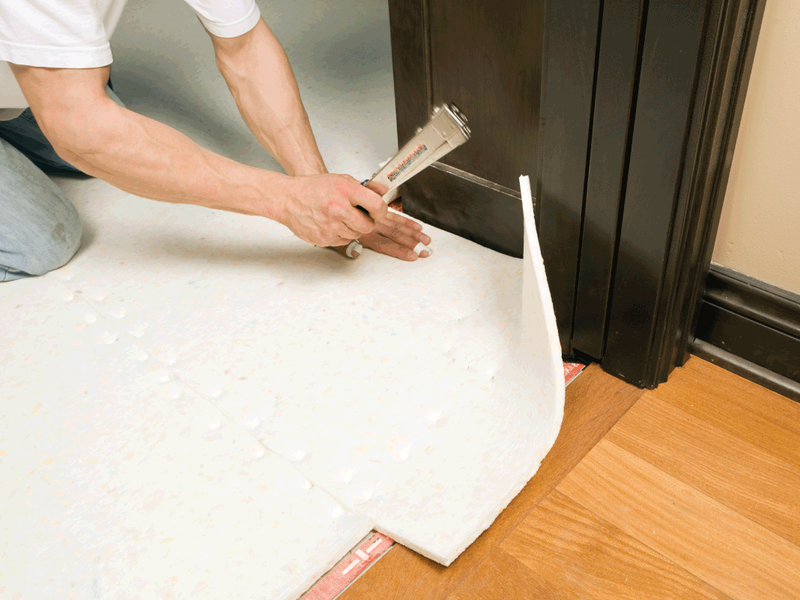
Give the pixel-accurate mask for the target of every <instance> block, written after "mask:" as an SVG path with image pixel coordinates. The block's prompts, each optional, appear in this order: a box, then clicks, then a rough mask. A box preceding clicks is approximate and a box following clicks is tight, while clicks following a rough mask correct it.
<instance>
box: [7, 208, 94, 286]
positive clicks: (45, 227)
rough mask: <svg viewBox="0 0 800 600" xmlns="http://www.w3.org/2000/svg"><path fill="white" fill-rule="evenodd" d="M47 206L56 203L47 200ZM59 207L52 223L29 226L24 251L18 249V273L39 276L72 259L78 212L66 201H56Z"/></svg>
mask: <svg viewBox="0 0 800 600" xmlns="http://www.w3.org/2000/svg"><path fill="white" fill-rule="evenodd" d="M50 204H51V205H53V204H56V203H55V202H53V201H50ZM58 206H59V207H60V208H62V210H59V211H58V212H59V214H58V215H53V216H54V217H55V218H54V219H53V220H47V221H39V222H37V223H34V224H32V227H31V230H30V234H29V235H28V236H26V237H27V238H28V240H27V241H28V242H29V243H28V244H26V246H27V248H22V249H20V251H21V252H23V253H24V255H25V257H24V260H23V262H22V264H21V265H20V268H19V270H21V271H24V272H25V273H28V274H29V275H43V274H45V273H47V272H49V271H52V270H54V269H58V268H59V267H62V266H64V265H65V264H66V263H67V262H69V260H70V259H71V258H72V257H73V256H75V253H76V252H77V251H78V248H80V245H81V234H82V233H83V225H82V224H81V220H80V217H79V216H78V211H76V210H75V207H73V206H72V204H71V203H69V202H59V203H58Z"/></svg>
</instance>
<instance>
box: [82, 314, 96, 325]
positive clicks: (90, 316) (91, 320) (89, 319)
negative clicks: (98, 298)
mask: <svg viewBox="0 0 800 600" xmlns="http://www.w3.org/2000/svg"><path fill="white" fill-rule="evenodd" d="M83 320H84V321H86V322H87V323H94V322H96V321H97V315H96V314H95V313H89V314H88V315H86V316H85V317H84V319H83Z"/></svg>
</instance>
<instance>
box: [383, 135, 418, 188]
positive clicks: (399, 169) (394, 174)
mask: <svg viewBox="0 0 800 600" xmlns="http://www.w3.org/2000/svg"><path fill="white" fill-rule="evenodd" d="M427 151H428V147H427V146H426V145H425V144H420V145H419V146H417V147H416V148H415V149H414V151H413V152H412V153H411V154H409V155H408V156H406V157H405V158H404V159H403V162H401V163H400V164H399V165H397V166H396V167H395V168H394V169H392V170H391V171H390V172H389V174H388V175H387V176H386V179H388V180H389V181H394V180H395V179H397V178H398V177H400V175H402V174H403V171H405V170H406V169H408V167H410V166H411V163H413V162H414V159H415V158H417V157H418V156H419V155H420V154H422V153H423V152H427Z"/></svg>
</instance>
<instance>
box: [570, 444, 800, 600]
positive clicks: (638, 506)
mask: <svg viewBox="0 0 800 600" xmlns="http://www.w3.org/2000/svg"><path fill="white" fill-rule="evenodd" d="M557 489H558V490H559V491H560V492H562V493H563V494H565V495H566V496H568V497H569V498H571V499H572V500H573V501H575V502H577V503H579V504H581V505H583V506H584V507H585V508H587V509H588V510H590V511H592V512H593V513H595V514H596V515H598V516H599V517H601V518H602V519H605V520H606V521H608V522H610V523H611V524H613V525H615V526H617V527H618V528H620V529H621V530H622V531H624V532H625V533H627V534H628V535H629V536H631V537H634V538H636V539H637V540H639V541H640V542H642V543H644V544H645V545H647V546H649V547H650V548H652V549H653V550H655V551H656V552H658V553H660V554H662V555H663V556H665V557H666V558H668V559H670V560H671V561H673V562H674V563H676V564H677V565H679V566H680V567H682V568H684V569H686V570H687V571H689V572H690V573H692V574H694V575H695V576H697V577H698V578H700V579H702V580H704V581H706V582H707V583H709V584H710V585H712V586H714V587H715V588H716V589H718V590H720V591H722V592H723V593H725V594H728V595H729V596H731V598H734V599H737V600H784V599H786V600H789V599H791V600H796V599H797V598H800V577H798V575H797V574H798V573H800V548H798V546H796V545H794V544H792V543H791V542H788V541H786V540H785V539H784V538H782V537H780V536H778V535H776V534H774V533H772V532H771V531H769V530H768V529H765V528H764V527H761V526H760V525H758V524H756V523H754V522H753V521H751V520H750V519H748V518H746V517H744V516H742V515H740V514H739V513H737V512H735V511H734V510H732V509H730V508H728V507H726V506H724V505H723V504H721V503H719V502H717V501H716V500H714V499H712V498H710V497H709V496H707V495H705V494H703V493H702V492H700V491H698V490H696V489H694V488H693V487H691V486H689V485H687V484H684V483H682V482H680V481H678V480H677V479H675V478H674V477H671V476H670V475H667V474H666V473H665V472H664V471H661V470H660V469H658V468H656V467H654V466H653V465H651V464H649V463H648V462H646V461H644V460H643V459H641V458H638V457H637V456H635V455H633V454H631V453H630V452H628V451H626V450H624V449H622V448H620V447H619V446H617V445H615V444H613V443H611V442H610V441H608V440H602V441H601V442H600V443H598V444H597V446H596V447H595V448H594V449H593V450H592V451H591V452H590V453H589V454H588V455H587V456H586V457H585V458H584V459H583V460H582V461H581V463H580V464H579V465H578V466H577V467H576V468H575V469H573V471H572V472H571V473H570V474H569V475H568V476H567V477H565V478H564V480H563V481H562V482H561V483H560V484H559V485H558V487H557Z"/></svg>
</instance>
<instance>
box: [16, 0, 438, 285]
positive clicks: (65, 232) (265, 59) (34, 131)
mask: <svg viewBox="0 0 800 600" xmlns="http://www.w3.org/2000/svg"><path fill="white" fill-rule="evenodd" d="M125 2H126V0H0V281H9V280H12V279H18V278H21V277H26V276H30V275H40V274H43V273H45V272H47V271H49V270H52V269H55V268H58V267H60V266H61V265H63V264H65V263H66V262H67V261H68V260H69V259H70V258H71V257H72V256H73V254H74V253H75V252H76V251H77V249H78V246H79V244H80V233H81V227H80V221H79V219H78V215H77V213H76V211H75V209H74V207H72V205H71V204H70V203H69V201H68V200H67V199H66V197H64V195H63V194H62V193H61V192H60V190H59V189H58V187H57V186H55V184H53V182H52V181H50V179H49V178H48V177H47V176H46V175H45V174H44V173H43V172H42V171H41V170H39V169H38V168H37V167H36V166H35V164H34V163H36V164H38V165H40V166H42V167H44V168H52V169H64V170H70V169H73V168H76V169H78V170H80V171H82V172H84V173H87V174H89V175H93V176H95V177H99V178H101V179H103V180H105V181H108V182H109V183H112V184H113V185H115V186H117V187H119V188H121V189H123V190H125V191H128V192H131V193H133V194H136V195H139V196H143V197H145V198H151V199H154V200H161V201H165V202H175V203H185V204H198V205H202V206H206V207H209V208H216V209H221V210H229V211H232V212H239V213H243V214H248V215H257V216H262V217H267V218H270V219H273V220H275V221H277V222H279V223H282V224H283V225H286V226H287V227H288V228H289V229H290V230H291V231H292V232H294V234H295V235H297V236H298V237H299V238H301V239H303V240H305V241H307V242H310V243H312V244H316V245H318V246H343V245H346V244H349V243H350V241H352V240H354V239H359V240H360V241H361V243H362V244H363V245H364V246H365V247H368V248H371V249H373V250H376V251H378V252H382V253H384V254H387V255H390V256H393V257H397V258H400V259H403V260H409V261H411V260H416V258H417V255H416V254H415V253H414V251H413V250H412V248H414V247H415V246H417V244H418V243H420V242H421V243H423V244H425V245H427V244H429V243H430V238H429V237H428V236H426V235H425V234H423V233H422V232H421V227H420V226H419V225H418V224H417V223H415V222H413V221H411V220H410V219H407V218H405V217H402V216H400V215H396V214H392V213H390V212H388V210H387V208H386V205H385V204H384V202H383V200H382V199H381V197H380V196H379V195H378V194H377V193H375V192H373V191H371V190H369V189H367V188H365V187H363V186H361V185H359V183H358V182H357V181H356V180H354V179H353V178H352V177H349V176H346V175H333V174H328V173H327V170H326V168H325V164H324V162H323V159H322V156H321V155H320V152H319V149H318V148H317V144H316V141H315V139H314V135H313V133H312V131H311V126H310V124H309V121H308V116H307V114H306V111H305V109H304V107H303V104H302V101H301V99H300V93H299V90H298V87H297V82H296V81H295V78H294V75H293V73H292V70H291V67H290V65H289V62H288V59H287V57H286V54H285V53H284V51H283V49H282V47H281V45H280V43H279V42H278V40H277V39H276V38H275V36H274V35H273V33H272V31H271V30H270V29H269V27H267V25H266V23H264V21H263V20H262V19H261V16H260V13H259V10H258V8H257V6H256V5H255V2H254V0H186V2H187V3H188V4H189V5H191V6H192V8H194V10H195V12H196V13H197V16H198V18H199V19H200V21H201V23H202V24H203V26H204V27H205V29H206V31H207V32H208V34H209V36H210V37H211V40H212V43H213V46H214V52H215V55H216V62H217V66H218V67H219V70H220V72H221V73H222V75H223V77H224V78H225V81H226V82H227V84H228V87H229V89H230V91H231V93H232V95H233V97H234V99H235V101H236V104H237V106H238V108H239V112H240V113H241V115H242V117H243V119H244V121H245V123H246V124H247V126H248V127H249V128H250V130H251V131H252V133H253V135H255V137H256V138H257V139H258V141H259V142H260V143H261V144H262V145H263V146H264V147H265V148H266V149H267V150H268V151H269V152H270V153H271V154H272V155H273V156H274V157H275V158H276V159H277V160H278V162H280V164H281V166H282V167H283V168H284V170H285V171H286V173H287V175H283V174H280V173H275V172H271V171H266V170H263V169H257V168H254V167H249V166H246V165H243V164H240V163H237V162H236V161H233V160H230V159H227V158H224V157H222V156H219V155H217V154H215V153H213V152H210V151H208V150H206V149H204V148H202V147H200V146H198V145H197V144H195V143H194V142H192V141H191V140H190V139H189V138H188V137H186V136H185V135H183V134H181V133H179V132H178V131H176V130H174V129H172V128H170V127H168V126H166V125H163V124H162V123H159V122H157V121H154V120H152V119H148V118H146V117H143V116H141V115H138V114H136V113H134V112H132V111H129V110H127V109H126V108H124V107H123V106H122V105H121V103H120V102H118V101H116V98H115V97H114V95H113V92H111V91H110V90H109V89H108V88H107V86H106V84H107V82H108V80H109V65H110V63H111V61H112V56H111V50H110V46H109V44H108V39H109V38H110V37H111V34H112V32H113V30H114V28H115V27H116V24H117V22H118V20H119V17H120V14H121V12H122V9H123V8H124V4H125ZM3 61H5V62H3ZM12 74H13V75H12ZM26 106H29V107H30V108H29V110H28V111H27V112H24V113H22V114H20V113H21V112H22V111H21V110H20V109H23V108H25V107H26ZM34 117H35V119H34ZM39 128H41V129H40V130H39ZM42 134H43V135H42ZM356 207H361V208H363V209H364V210H363V211H362V210H359V209H358V208H356ZM428 254H429V253H428V252H427V251H423V252H422V253H421V254H420V256H422V257H423V258H424V257H426V256H427V255H428Z"/></svg>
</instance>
